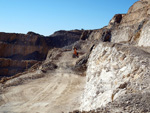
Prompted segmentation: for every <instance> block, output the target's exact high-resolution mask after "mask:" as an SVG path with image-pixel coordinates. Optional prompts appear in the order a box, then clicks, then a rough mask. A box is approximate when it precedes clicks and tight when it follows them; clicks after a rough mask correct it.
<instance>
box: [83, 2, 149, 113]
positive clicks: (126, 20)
mask: <svg viewBox="0 0 150 113" xmlns="http://www.w3.org/2000/svg"><path fill="white" fill-rule="evenodd" d="M149 8H150V2H149V0H140V1H138V2H136V3H135V4H134V5H133V6H131V7H130V9H129V11H128V13H127V14H118V15H115V16H114V17H113V18H112V20H110V23H109V25H108V26H106V27H104V28H102V29H100V30H95V31H93V32H92V33H91V35H90V36H89V39H92V38H94V40H99V39H101V41H102V42H100V43H99V44H98V45H97V46H96V47H95V48H94V49H93V51H92V53H91V54H90V57H89V60H88V66H87V67H88V68H87V71H86V76H87V78H86V86H85V90H84V93H83V95H82V102H81V110H84V111H90V110H96V111H97V112H100V113H101V112H113V113H116V112H124V113H126V112H135V113H137V112H140V113H141V112H144V113H145V112H146V113H147V112H150V107H148V106H150V103H149V102H150V99H149V97H150V92H149V89H150V84H149V82H150V72H149V68H150V64H149V62H150V61H149V58H150V51H149V47H150V42H149V35H150V33H149V30H150V29H149V24H150V21H149V18H150V16H149ZM104 42H107V43H104ZM142 95H144V96H142Z"/></svg>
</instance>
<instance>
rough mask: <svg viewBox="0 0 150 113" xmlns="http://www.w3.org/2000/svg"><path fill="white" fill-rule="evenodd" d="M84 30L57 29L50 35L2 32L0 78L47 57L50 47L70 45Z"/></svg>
mask: <svg viewBox="0 0 150 113" xmlns="http://www.w3.org/2000/svg"><path fill="white" fill-rule="evenodd" d="M82 33H83V31H82V30H72V31H57V32H55V33H54V34H53V35H50V36H47V37H45V36H42V35H39V34H36V33H33V32H28V33H27V34H17V33H0V63H1V64H0V78H1V77H4V76H12V75H14V74H17V73H19V72H23V71H24V70H26V69H28V68H30V67H31V66H32V65H34V64H35V63H38V62H39V61H43V60H45V59H46V56H47V53H48V51H49V49H52V48H54V47H57V48H59V47H64V46H68V45H70V44H72V43H74V42H76V41H78V40H80V37H81V35H82Z"/></svg>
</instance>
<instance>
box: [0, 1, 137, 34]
mask: <svg viewBox="0 0 150 113" xmlns="http://www.w3.org/2000/svg"><path fill="white" fill-rule="evenodd" d="M136 1H138V0H0V32H11V33H14V32H15V33H27V32H28V31H33V32H36V33H39V34H42V35H45V36H47V35H50V34H52V33H53V32H55V31H57V30H73V29H82V28H83V29H98V28H102V27H103V26H106V25H107V24H108V23H109V21H110V19H111V18H112V17H113V16H114V15H115V14H118V13H127V11H128V9H129V7H130V6H131V5H133V3H135V2H136Z"/></svg>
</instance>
